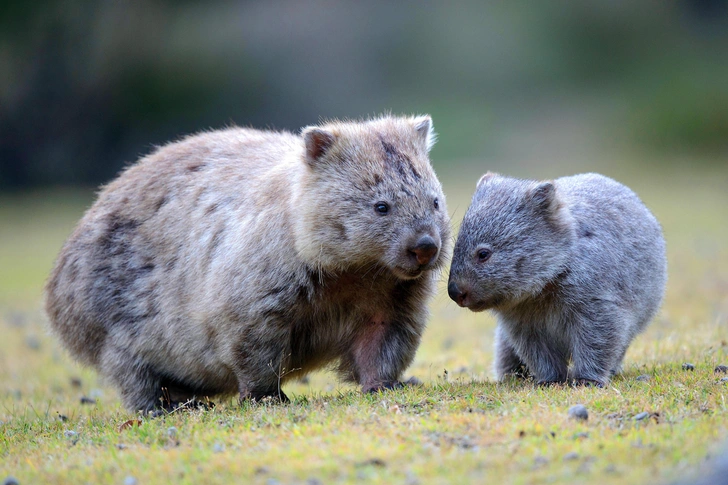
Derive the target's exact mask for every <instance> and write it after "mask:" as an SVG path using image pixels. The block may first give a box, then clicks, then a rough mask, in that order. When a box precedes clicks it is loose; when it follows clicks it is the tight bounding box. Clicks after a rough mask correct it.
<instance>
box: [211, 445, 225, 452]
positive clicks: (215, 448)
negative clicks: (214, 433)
mask: <svg viewBox="0 0 728 485" xmlns="http://www.w3.org/2000/svg"><path fill="white" fill-rule="evenodd" d="M212 451H214V452H215V453H222V452H223V451H225V445H223V444H222V443H215V444H214V445H212Z"/></svg>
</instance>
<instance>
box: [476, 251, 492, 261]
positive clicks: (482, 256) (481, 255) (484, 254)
mask: <svg viewBox="0 0 728 485" xmlns="http://www.w3.org/2000/svg"><path fill="white" fill-rule="evenodd" d="M491 254H493V252H492V251H491V250H490V249H478V261H480V262H481V263H485V262H486V261H488V259H490V255H491Z"/></svg>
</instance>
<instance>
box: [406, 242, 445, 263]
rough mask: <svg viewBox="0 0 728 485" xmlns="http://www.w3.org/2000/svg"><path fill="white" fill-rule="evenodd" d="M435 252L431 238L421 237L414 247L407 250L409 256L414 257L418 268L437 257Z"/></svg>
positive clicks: (434, 245) (434, 243)
mask: <svg viewBox="0 0 728 485" xmlns="http://www.w3.org/2000/svg"><path fill="white" fill-rule="evenodd" d="M437 251H438V247H437V243H436V242H435V240H434V239H432V237H431V236H422V237H421V238H419V239H418V240H417V243H416V244H415V246H414V247H413V248H410V249H409V252H410V254H412V255H414V257H415V258H416V259H417V264H419V265H420V266H422V265H425V264H427V263H429V262H430V261H432V258H434V257H435V255H437Z"/></svg>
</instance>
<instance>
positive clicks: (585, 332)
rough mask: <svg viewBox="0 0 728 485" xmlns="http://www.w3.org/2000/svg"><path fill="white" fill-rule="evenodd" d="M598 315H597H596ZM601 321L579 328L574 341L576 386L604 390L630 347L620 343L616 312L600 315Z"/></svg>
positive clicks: (572, 375)
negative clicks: (585, 385) (601, 388)
mask: <svg viewBox="0 0 728 485" xmlns="http://www.w3.org/2000/svg"><path fill="white" fill-rule="evenodd" d="M595 314H597V313H596V312H595ZM598 314H599V320H600V321H588V320H587V317H583V318H584V321H583V322H582V323H581V324H580V325H577V326H575V327H574V328H578V329H580V330H581V331H580V332H574V334H573V337H572V338H573V341H572V346H573V347H572V369H571V372H570V373H569V378H570V380H573V381H574V382H575V383H576V384H587V385H597V386H598V387H603V386H605V385H606V384H607V382H609V377H610V375H611V373H612V372H614V370H615V368H617V367H618V366H619V365H620V363H621V358H622V357H623V356H624V352H625V351H626V348H623V347H622V346H621V345H619V344H616V343H615V340H618V335H617V334H616V330H615V321H614V319H615V318H616V315H614V312H607V311H602V312H599V313H598Z"/></svg>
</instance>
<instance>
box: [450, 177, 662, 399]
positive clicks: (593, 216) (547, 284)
mask: <svg viewBox="0 0 728 485" xmlns="http://www.w3.org/2000/svg"><path fill="white" fill-rule="evenodd" d="M666 275H667V268H666V261H665V242H664V239H663V237H662V230H661V229H660V225H659V223H658V222H657V220H656V219H655V218H654V217H653V215H652V214H651V213H650V211H649V210H648V209H647V208H646V207H645V206H644V205H643V204H642V202H641V201H640V199H639V198H638V197H637V196H636V195H635V194H634V192H632V191H631V190H630V189H628V188H627V187H625V186H624V185H621V184H619V183H618V182H615V181H614V180H612V179H609V178H607V177H604V176H601V175H597V174H584V175H575V176H573V177H564V178H559V179H556V180H554V181H552V182H551V181H550V182H535V181H528V180H517V179H513V178H508V177H502V176H499V175H496V174H492V173H487V174H485V175H484V176H483V177H482V178H481V179H480V181H479V182H478V186H477V190H476V192H475V195H474V196H473V201H472V204H471V206H470V208H469V209H468V211H467V213H466V214H465V218H464V220H463V223H462V226H461V228H460V233H459V235H458V238H457V242H456V243H455V250H454V254H453V260H452V267H451V269H450V279H449V284H448V293H449V295H450V297H451V298H452V299H453V300H455V301H456V302H457V303H458V305H460V306H463V307H467V308H470V309H471V310H473V311H482V310H485V309H488V308H492V309H493V310H494V311H495V312H496V313H497V315H498V326H497V328H496V334H495V341H496V347H495V353H496V355H495V371H496V375H497V377H498V378H499V379H502V378H503V377H504V376H505V375H508V374H519V373H522V372H523V371H524V368H525V370H526V371H530V373H532V374H533V376H534V377H535V379H536V381H537V382H539V383H550V382H565V381H567V380H571V381H572V382H576V383H593V384H597V385H604V384H606V383H607V381H608V380H609V376H610V373H612V374H614V373H616V372H618V371H619V370H620V367H621V363H622V359H623V358H624V354H625V352H626V351H627V347H628V346H629V344H630V342H631V341H632V339H633V338H634V337H635V335H637V334H638V333H639V332H640V331H642V330H643V329H644V327H645V326H646V325H647V323H648V322H649V321H650V319H651V318H652V317H653V316H654V314H655V312H656V311H657V309H658V307H659V305H660V301H661V300H662V296H663V293H664V289H665V281H666ZM570 364H571V365H570Z"/></svg>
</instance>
